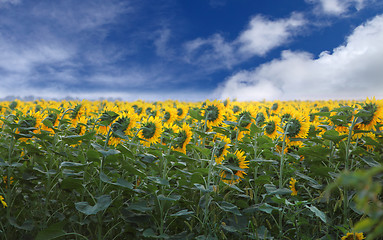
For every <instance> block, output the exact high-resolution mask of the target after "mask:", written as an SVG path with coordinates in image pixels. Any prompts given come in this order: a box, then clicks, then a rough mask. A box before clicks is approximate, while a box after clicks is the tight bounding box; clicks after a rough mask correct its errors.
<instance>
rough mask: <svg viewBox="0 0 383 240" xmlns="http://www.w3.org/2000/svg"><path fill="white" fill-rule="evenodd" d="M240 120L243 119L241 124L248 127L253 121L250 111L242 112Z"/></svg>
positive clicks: (239, 116) (238, 118)
mask: <svg viewBox="0 0 383 240" xmlns="http://www.w3.org/2000/svg"><path fill="white" fill-rule="evenodd" d="M237 120H238V121H241V123H240V124H239V126H241V127H247V126H248V125H249V124H250V123H251V115H250V113H249V112H248V111H244V112H241V113H240V114H239V115H238V117H237Z"/></svg>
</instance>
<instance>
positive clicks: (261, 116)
mask: <svg viewBox="0 0 383 240" xmlns="http://www.w3.org/2000/svg"><path fill="white" fill-rule="evenodd" d="M265 120H266V118H265V115H264V114H263V112H259V113H257V116H256V117H255V122H256V123H257V124H258V125H259V124H261V123H263V122H264V121H265Z"/></svg>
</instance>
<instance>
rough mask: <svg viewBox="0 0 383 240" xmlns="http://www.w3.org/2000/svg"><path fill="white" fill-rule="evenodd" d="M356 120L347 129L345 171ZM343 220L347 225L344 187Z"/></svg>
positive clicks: (345, 191) (346, 195) (347, 165)
mask: <svg viewBox="0 0 383 240" xmlns="http://www.w3.org/2000/svg"><path fill="white" fill-rule="evenodd" d="M357 119H358V118H356V117H354V119H353V121H352V123H351V126H350V127H349V129H348V137H347V143H346V159H345V167H344V170H345V171H349V161H350V143H351V138H352V135H353V134H352V132H353V130H354V127H355V125H356V121H357ZM343 218H344V223H345V224H347V222H348V191H347V187H344V193H343Z"/></svg>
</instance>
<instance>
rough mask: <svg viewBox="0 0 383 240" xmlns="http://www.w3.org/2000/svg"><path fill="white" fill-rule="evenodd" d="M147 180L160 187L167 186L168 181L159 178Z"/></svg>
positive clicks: (152, 177)
mask: <svg viewBox="0 0 383 240" xmlns="http://www.w3.org/2000/svg"><path fill="white" fill-rule="evenodd" d="M148 179H149V180H150V181H152V182H155V183H157V184H160V185H164V186H169V181H168V180H166V179H163V178H160V177H154V176H149V177H148Z"/></svg>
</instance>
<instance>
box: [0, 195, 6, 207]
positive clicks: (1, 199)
mask: <svg viewBox="0 0 383 240" xmlns="http://www.w3.org/2000/svg"><path fill="white" fill-rule="evenodd" d="M0 201H1V203H2V204H3V207H4V208H6V207H8V205H7V203H6V202H5V201H4V197H3V196H1V195H0Z"/></svg>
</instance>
